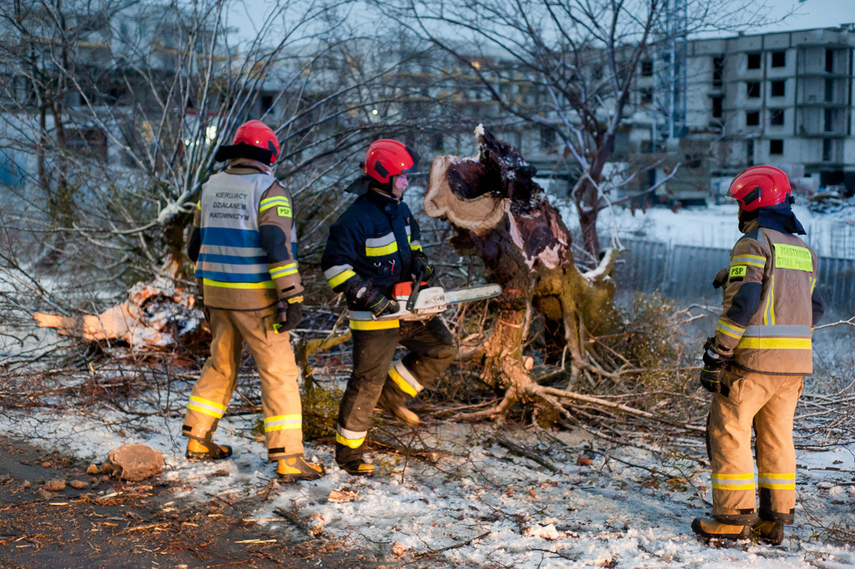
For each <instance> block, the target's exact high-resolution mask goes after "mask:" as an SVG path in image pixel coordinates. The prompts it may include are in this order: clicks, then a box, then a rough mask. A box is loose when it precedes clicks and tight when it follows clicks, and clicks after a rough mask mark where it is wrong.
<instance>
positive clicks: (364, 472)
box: [335, 443, 374, 476]
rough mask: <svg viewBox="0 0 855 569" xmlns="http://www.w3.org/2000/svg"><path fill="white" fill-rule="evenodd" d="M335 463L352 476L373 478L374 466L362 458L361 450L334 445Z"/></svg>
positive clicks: (338, 444) (339, 444)
mask: <svg viewBox="0 0 855 569" xmlns="http://www.w3.org/2000/svg"><path fill="white" fill-rule="evenodd" d="M335 461H336V462H337V463H338V465H339V466H340V467H341V469H342V470H344V471H345V472H347V473H348V474H351V475H353V476H374V465H373V464H368V463H367V462H365V460H364V459H363V458H362V450H361V449H358V448H355V449H354V448H350V447H348V446H345V445H343V444H341V443H336V444H335Z"/></svg>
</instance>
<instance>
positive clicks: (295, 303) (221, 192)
mask: <svg viewBox="0 0 855 569" xmlns="http://www.w3.org/2000/svg"><path fill="white" fill-rule="evenodd" d="M279 152H280V147H279V140H278V139H277V137H276V134H275V133H274V132H273V131H272V130H271V129H270V128H269V127H268V126H267V125H265V124H264V123H263V122H261V121H257V120H255V121H249V122H247V123H244V124H242V125H241V126H240V127H238V129H237V131H236V133H235V136H234V140H233V142H232V144H231V145H229V146H225V145H224V146H221V147H220V148H219V149H218V150H217V154H216V156H215V158H216V160H218V161H228V167H227V168H226V169H225V170H224V171H222V172H219V173H217V174H214V175H213V176H211V178H210V179H209V180H208V181H207V182H206V183H205V185H204V186H203V187H202V196H201V198H200V200H199V205H198V207H197V210H196V215H195V219H194V227H193V233H192V235H191V238H190V244H189V248H188V249H189V251H188V253H189V256H190V258H191V259H192V260H193V261H194V262H195V263H196V280H197V282H199V283H200V286H201V289H202V297H203V299H204V303H205V315H206V317H207V319H208V323H209V325H210V327H211V332H212V334H213V339H212V341H211V357H210V358H208V360H207V361H206V362H205V365H204V367H203V368H202V374H201V376H200V377H199V380H198V381H197V382H196V385H195V386H194V387H193V392H192V394H191V395H190V401H189V402H188V404H187V414H186V417H185V419H184V427H183V433H184V435H185V436H187V437H189V438H190V440H189V442H188V444H187V454H186V456H187V459H188V460H192V461H201V460H221V459H225V458H228V457H229V456H231V454H232V449H231V447H229V446H227V445H219V444H217V443H215V442H214V441H213V434H214V431H216V429H217V424H218V422H219V420H220V419H221V418H222V417H223V414H224V413H225V412H226V408H227V407H228V404H229V400H231V397H232V393H233V392H234V389H235V384H236V382H237V374H238V369H239V368H240V361H241V350H242V347H243V344H244V342H245V343H246V345H247V346H248V347H249V350H250V352H251V353H252V357H253V359H254V360H255V364H256V366H257V367H258V374H259V376H260V378H261V404H262V408H263V411H264V435H265V439H266V442H267V456H268V459H269V460H270V461H271V462H277V463H278V465H277V469H276V471H277V474H278V476H279V478H281V479H284V480H313V479H316V478H319V477H320V476H321V474H322V469H321V467H320V466H317V465H314V464H310V463H307V462H306V461H305V460H304V459H303V432H302V415H301V406H300V392H299V389H298V387H297V378H298V376H299V371H298V368H297V365H296V362H295V360H294V353H293V352H292V350H291V343H290V338H289V333H288V331H289V330H293V329H294V328H295V327H296V326H297V325H298V324H300V321H301V320H302V319H303V315H302V314H303V313H302V306H303V285H302V284H301V282H300V274H299V272H298V271H297V261H296V254H297V232H296V228H295V224H294V219H293V213H294V210H293V204H292V200H291V195H290V193H289V192H288V191H287V190H286V189H285V188H283V187H282V186H281V185H280V184H279V181H278V180H277V179H276V178H275V177H274V176H273V173H272V170H271V164H273V163H274V162H275V161H276V158H277V157H278V156H279Z"/></svg>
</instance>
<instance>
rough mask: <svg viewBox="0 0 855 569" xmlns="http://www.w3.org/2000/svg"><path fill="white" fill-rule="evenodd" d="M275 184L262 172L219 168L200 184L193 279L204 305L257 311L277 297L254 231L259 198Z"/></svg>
mask: <svg viewBox="0 0 855 569" xmlns="http://www.w3.org/2000/svg"><path fill="white" fill-rule="evenodd" d="M276 182H277V180H276V178H275V177H273V176H270V175H268V174H261V173H259V174H247V175H237V174H229V173H227V172H220V173H218V174H215V175H213V176H211V177H210V179H208V181H207V182H206V183H205V184H204V186H203V187H202V196H201V198H200V200H199V208H200V210H201V211H200V218H199V221H200V223H199V228H200V237H201V247H200V249H199V258H198V260H197V261H196V278H197V279H200V280H201V282H202V285H203V296H204V298H205V303H206V305H207V306H210V307H211V308H223V309H230V310H258V309H261V308H266V307H268V306H270V305H272V304H275V303H276V301H277V300H278V297H277V293H276V289H275V286H274V283H273V281H272V280H271V277H270V271H269V264H268V257H267V253H266V252H265V251H264V249H262V248H261V237H260V234H259V231H258V212H259V205H260V202H261V197H262V195H263V194H264V192H265V191H266V190H267V189H268V188H270V187H271V186H272V185H273V184H275V183H276ZM295 241H296V240H295ZM292 245H293V243H292Z"/></svg>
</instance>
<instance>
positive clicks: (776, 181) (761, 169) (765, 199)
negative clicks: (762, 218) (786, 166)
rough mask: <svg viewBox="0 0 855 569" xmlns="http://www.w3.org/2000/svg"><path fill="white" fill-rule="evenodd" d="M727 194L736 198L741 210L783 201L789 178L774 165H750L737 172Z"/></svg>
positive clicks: (787, 194)
mask: <svg viewBox="0 0 855 569" xmlns="http://www.w3.org/2000/svg"><path fill="white" fill-rule="evenodd" d="M727 195H728V196H730V197H732V198H736V200H737V201H738V202H739V205H741V206H742V210H743V211H754V210H755V209H759V208H761V207H767V206H770V205H778V204H780V203H784V202H785V201H786V200H787V197H788V196H789V195H790V180H789V178H787V174H785V173H784V172H783V170H779V169H778V168H775V167H774V166H752V167H751V168H748V169H747V170H743V171H742V172H741V173H739V174H737V176H736V178H734V179H733V182H731V184H730V189H729V190H727Z"/></svg>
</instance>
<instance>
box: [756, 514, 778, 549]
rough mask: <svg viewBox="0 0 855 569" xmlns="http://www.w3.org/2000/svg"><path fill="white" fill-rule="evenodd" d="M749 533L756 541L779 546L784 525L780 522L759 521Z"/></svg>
mask: <svg viewBox="0 0 855 569" xmlns="http://www.w3.org/2000/svg"><path fill="white" fill-rule="evenodd" d="M751 532H752V534H753V535H754V539H755V540H756V541H762V542H765V543H768V544H771V545H781V543H782V542H783V541H784V524H783V523H782V522H772V521H769V520H760V521H758V522H757V523H756V524H754V527H753V528H751Z"/></svg>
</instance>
